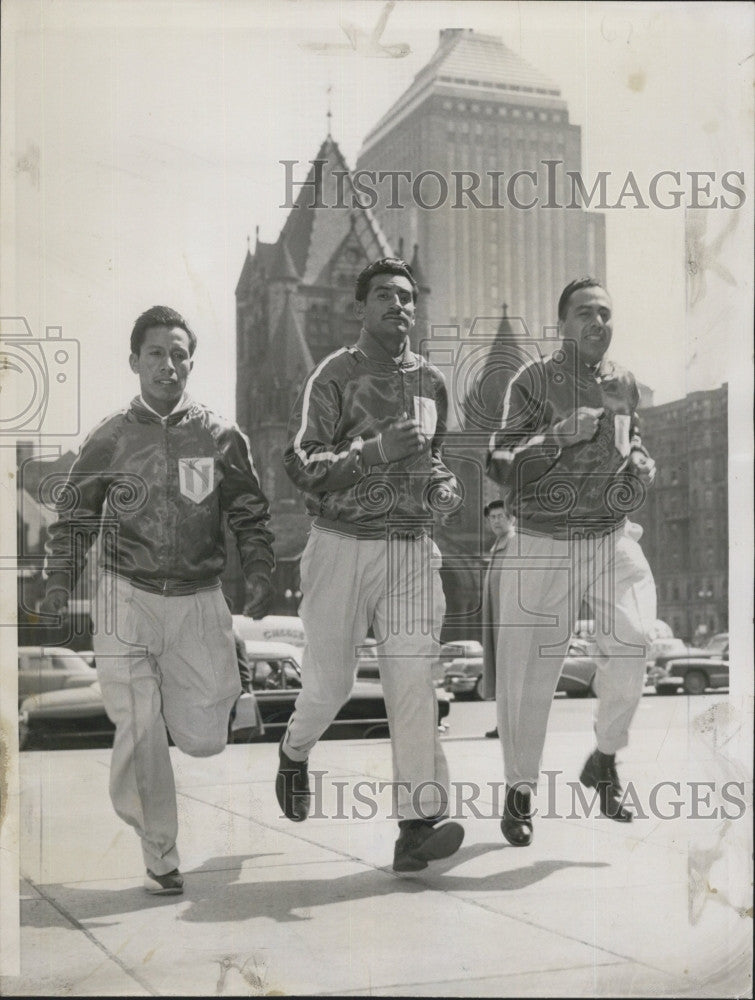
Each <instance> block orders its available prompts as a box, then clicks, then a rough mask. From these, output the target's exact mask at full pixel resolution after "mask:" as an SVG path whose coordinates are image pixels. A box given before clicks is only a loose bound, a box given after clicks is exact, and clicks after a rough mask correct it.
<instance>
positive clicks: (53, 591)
mask: <svg viewBox="0 0 755 1000" xmlns="http://www.w3.org/2000/svg"><path fill="white" fill-rule="evenodd" d="M68 598H69V593H68V591H67V590H66V588H65V587H50V589H49V590H48V591H47V593H46V594H45V596H44V598H43V599H42V602H41V604H40V605H39V610H40V611H41V612H42V613H43V614H45V615H60V614H63V613H64V612H65V611H67V610H68Z"/></svg>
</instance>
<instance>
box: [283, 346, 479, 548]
mask: <svg viewBox="0 0 755 1000" xmlns="http://www.w3.org/2000/svg"><path fill="white" fill-rule="evenodd" d="M359 343H361V341H360V342H358V343H357V344H356V345H355V346H353V347H348V348H346V347H344V348H341V349H340V350H338V351H335V352H334V353H332V354H330V355H328V356H327V357H326V358H324V359H323V360H322V361H321V362H320V363H319V364H318V365H317V367H316V368H315V369H314V370H313V371H312V372H311V373H310V375H309V377H308V378H307V380H306V382H305V383H304V386H303V388H302V390H301V392H300V394H299V397H298V399H297V401H296V404H295V405H294V409H293V412H292V414H291V419H290V422H289V427H288V447H287V449H286V453H285V456H284V464H285V467H286V472H287V473H288V475H289V476H290V477H291V479H292V480H293V481H294V483H295V484H296V485H297V486H298V487H299V489H301V490H302V491H303V492H304V494H305V500H306V507H307V510H308V512H309V513H310V514H313V515H314V516H315V517H316V520H315V524H316V525H319V526H321V527H326V528H329V529H330V530H335V531H339V532H341V533H343V534H349V535H358V536H362V537H370V538H376V537H382V536H384V535H385V532H386V529H387V528H390V529H396V530H398V531H402V530H406V531H407V532H408V533H410V534H421V533H422V531H423V530H424V528H425V527H426V526H427V524H428V523H429V522H430V521H432V516H433V511H448V510H452V509H455V508H456V507H458V505H459V503H460V500H461V497H460V492H459V485H458V483H457V481H456V479H455V477H454V475H453V474H452V473H451V472H450V471H449V470H448V469H447V468H446V466H445V465H444V464H443V462H442V459H441V451H442V445H443V438H444V436H445V432H446V419H447V414H448V396H447V393H446V386H445V380H444V378H443V375H442V374H441V373H440V372H439V371H438V369H437V368H435V367H434V366H433V365H431V364H429V363H428V362H427V361H425V360H424V359H423V358H421V357H420V356H419V355H416V354H413V353H412V352H411V351H410V350H409V349H408V345H407V349H406V351H405V353H404V355H403V358H402V360H401V362H400V363H399V364H397V363H395V362H390V363H386V362H383V361H376V360H374V359H373V358H371V357H368V356H367V355H366V354H365V352H364V351H363V350H362V349H361V348H360V346H359ZM403 413H406V414H408V415H409V416H410V417H415V418H416V419H417V420H418V421H419V422H420V424H421V426H422V428H423V431H424V433H425V434H426V435H427V436H428V437H430V438H431V444H430V446H429V447H428V448H426V449H424V450H423V451H422V452H420V453H418V454H417V455H416V456H415V455H412V456H409V457H407V458H404V459H401V460H400V461H398V462H393V463H391V464H390V465H373V466H371V467H369V468H368V467H367V466H366V465H365V462H364V459H363V455H362V447H363V445H364V444H365V442H366V441H368V440H369V439H371V438H374V437H376V436H377V434H379V433H380V431H382V430H385V428H387V427H388V425H389V424H391V423H392V422H393V421H394V420H396V419H398V418H399V417H400V416H401V415H402V414H403ZM441 484H444V485H446V486H447V487H448V488H449V489H450V491H451V496H450V498H449V500H448V501H444V500H442V499H441V498H440V494H439V492H438V487H439V486H441Z"/></svg>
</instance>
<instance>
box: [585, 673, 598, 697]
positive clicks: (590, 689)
mask: <svg viewBox="0 0 755 1000" xmlns="http://www.w3.org/2000/svg"><path fill="white" fill-rule="evenodd" d="M597 676H598V675H597V674H593V675H592V677H591V678H590V683H589V684H588V685H587V694H588V697H590V698H597V697H598V692H597V691H596V690H595V678H596V677H597Z"/></svg>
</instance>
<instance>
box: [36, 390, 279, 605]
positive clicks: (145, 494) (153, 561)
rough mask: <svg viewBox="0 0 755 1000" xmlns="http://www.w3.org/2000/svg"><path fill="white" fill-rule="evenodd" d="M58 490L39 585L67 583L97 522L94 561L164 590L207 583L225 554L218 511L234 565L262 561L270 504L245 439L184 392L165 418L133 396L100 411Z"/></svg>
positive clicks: (266, 563)
mask: <svg viewBox="0 0 755 1000" xmlns="http://www.w3.org/2000/svg"><path fill="white" fill-rule="evenodd" d="M60 500H61V503H60V504H59V516H58V520H57V522H56V523H55V524H53V525H52V526H51V527H50V529H49V532H48V539H47V545H46V551H47V560H46V575H47V577H48V585H53V584H59V585H61V586H64V587H66V588H67V589H68V590H73V588H74V586H75V584H76V581H77V580H78V578H79V576H80V575H81V571H82V569H83V566H84V562H85V560H86V555H87V551H88V549H89V548H90V546H91V545H92V543H93V541H94V539H95V537H96V535H97V534H98V531H99V530H100V527H101V528H102V531H103V545H102V547H101V556H100V566H101V567H102V568H105V569H109V570H111V571H112V572H115V573H117V574H118V575H120V576H124V577H127V578H128V579H131V580H132V581H133V582H134V583H136V584H137V585H140V584H141V585H142V586H143V587H144V588H145V589H151V590H152V589H154V590H157V591H160V592H162V593H166V594H170V593H181V592H190V589H191V587H192V585H193V586H194V589H197V586H196V585H197V584H199V585H205V586H209V585H212V584H213V583H214V582H216V581H217V578H218V576H219V575H220V573H221V572H222V571H223V569H224V567H225V562H226V551H225V539H224V531H223V513H225V514H226V516H227V518H228V525H229V527H230V528H231V530H232V532H233V534H234V536H235V538H236V543H237V545H238V549H239V554H240V556H241V563H242V567H243V571H244V575H245V576H246V577H247V578H248V577H249V576H250V575H251V574H252V573H261V574H264V575H265V576H268V577H269V575H270V573H271V571H272V567H273V564H274V559H273V551H272V539H273V536H272V533H271V532H270V531H269V530H268V527H267V524H268V521H269V520H270V514H269V509H268V503H267V500H266V499H265V497H264V495H263V493H262V490H261V488H260V483H259V480H258V478H257V474H256V472H255V470H254V465H253V462H252V457H251V454H250V451H249V442H248V440H247V438H246V437H245V436H244V435H243V434H242V433H241V431H240V430H239V428H238V427H237V426H236V425H235V424H234V423H232V422H231V421H228V420H225V419H224V418H222V417H219V416H217V415H216V414H214V413H213V412H212V411H211V410H209V409H207V407H205V406H202V405H200V404H199V403H196V402H194V401H193V400H191V399H189V398H188V397H185V398H184V400H183V401H182V403H181V404H180V405H179V408H178V409H177V410H175V411H174V412H173V413H171V414H170V416H169V417H167V419H163V420H161V419H160V417H159V416H158V415H157V414H155V413H154V412H153V411H151V410H150V409H148V408H147V407H145V405H144V404H143V402H142V401H141V399H140V398H139V397H136V399H134V400H133V401H132V402H131V405H130V406H129V407H128V409H125V410H121V411H120V412H119V413H116V414H114V415H112V416H110V417H108V418H106V419H105V420H104V421H103V422H102V423H101V424H99V426H98V427H96V428H95V429H94V430H93V431H92V433H91V434H90V435H89V437H88V438H87V439H86V441H85V442H84V444H83V445H82V446H81V450H80V452H79V454H78V456H77V458H76V460H75V462H74V464H73V467H72V468H71V471H70V473H69V476H68V481H67V483H66V485H65V487H64V489H63V491H62V493H61V496H60ZM187 585H188V588H189V590H188V591H187V590H186V587H187Z"/></svg>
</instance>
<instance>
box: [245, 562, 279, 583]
mask: <svg viewBox="0 0 755 1000" xmlns="http://www.w3.org/2000/svg"><path fill="white" fill-rule="evenodd" d="M272 575H273V567H272V566H271V565H270V563H267V562H262V561H259V562H253V563H250V564H249V566H247V567H246V569H245V570H244V577H245V579H247V580H249V579H251V577H253V576H264V577H265V579H266V580H269V579H270V578H271V576H272Z"/></svg>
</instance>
